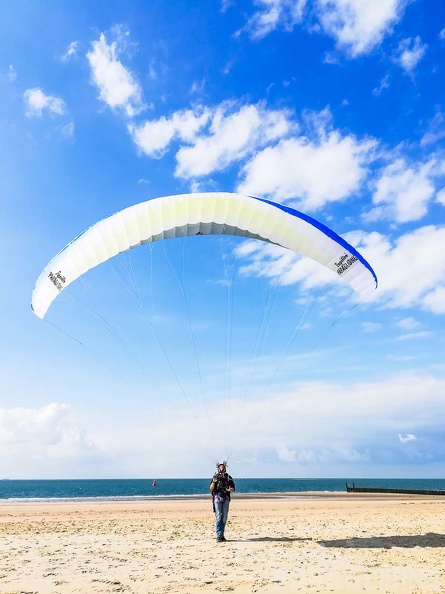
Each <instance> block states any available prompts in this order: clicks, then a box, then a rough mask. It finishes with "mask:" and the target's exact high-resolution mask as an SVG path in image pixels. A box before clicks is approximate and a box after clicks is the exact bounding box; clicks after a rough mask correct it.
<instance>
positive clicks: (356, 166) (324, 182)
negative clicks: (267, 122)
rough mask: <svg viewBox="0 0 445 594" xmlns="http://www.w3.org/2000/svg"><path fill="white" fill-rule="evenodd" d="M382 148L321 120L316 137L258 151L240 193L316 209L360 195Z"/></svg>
mask: <svg viewBox="0 0 445 594" xmlns="http://www.w3.org/2000/svg"><path fill="white" fill-rule="evenodd" d="M376 147H377V143H376V141H374V140H372V139H362V140H360V139H358V138H356V137H355V136H353V135H351V134H350V135H342V134H341V133H340V132H339V131H337V130H333V129H330V125H329V124H328V123H327V122H325V121H323V120H320V121H319V122H318V125H317V126H316V130H315V133H314V134H313V135H312V138H310V137H308V136H304V135H301V136H293V137H292V138H286V139H283V140H281V141H280V142H279V143H278V144H276V145H275V146H270V147H267V148H265V149H264V150H262V151H260V152H258V153H257V154H256V155H255V156H254V157H253V158H252V159H251V160H250V161H249V162H248V163H247V164H246V165H245V166H244V167H243V169H242V172H241V176H240V177H241V181H240V183H239V185H238V191H239V192H242V193H246V194H250V195H252V194H253V195H263V196H264V195H266V196H269V197H270V198H272V199H275V200H278V201H281V200H289V199H293V200H295V203H296V204H297V206H298V207H301V208H304V209H307V210H315V209H318V208H320V207H322V206H324V205H325V204H327V203H329V202H334V201H338V200H344V199H346V198H347V197H348V196H350V195H351V194H352V193H354V192H357V191H359V190H360V187H361V185H362V183H363V181H364V180H365V178H366V176H367V167H368V164H369V162H370V161H371V160H372V159H373V155H374V152H375V150H376Z"/></svg>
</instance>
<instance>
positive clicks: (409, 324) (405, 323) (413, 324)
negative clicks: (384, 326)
mask: <svg viewBox="0 0 445 594" xmlns="http://www.w3.org/2000/svg"><path fill="white" fill-rule="evenodd" d="M394 325H395V327H396V328H400V329H401V330H417V329H418V328H420V327H421V325H422V324H420V322H418V321H417V320H415V319H414V318H412V317H409V318H403V319H401V320H398V321H397V322H396V323H395V324H394Z"/></svg>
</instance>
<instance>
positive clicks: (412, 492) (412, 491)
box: [346, 483, 445, 495]
mask: <svg viewBox="0 0 445 594" xmlns="http://www.w3.org/2000/svg"><path fill="white" fill-rule="evenodd" d="M346 492H347V493H402V494H403V493H406V494H407V495H445V491H430V490H427V489H383V488H381V489H379V488H374V487H356V486H355V483H352V487H350V486H349V485H348V483H346Z"/></svg>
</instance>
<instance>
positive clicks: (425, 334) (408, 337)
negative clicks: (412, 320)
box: [396, 330, 432, 340]
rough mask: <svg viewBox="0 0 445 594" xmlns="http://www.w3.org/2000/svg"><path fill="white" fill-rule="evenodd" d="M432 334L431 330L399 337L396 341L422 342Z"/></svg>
mask: <svg viewBox="0 0 445 594" xmlns="http://www.w3.org/2000/svg"><path fill="white" fill-rule="evenodd" d="M431 334H432V333H431V332H430V331H429V330H423V331H421V332H409V333H408V334H403V335H402V336H399V337H398V338H397V339H396V340H420V339H422V338H427V337H428V336H431Z"/></svg>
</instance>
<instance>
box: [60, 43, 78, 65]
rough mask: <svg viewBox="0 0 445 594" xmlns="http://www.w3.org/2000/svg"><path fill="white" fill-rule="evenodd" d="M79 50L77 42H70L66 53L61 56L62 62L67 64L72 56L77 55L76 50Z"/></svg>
mask: <svg viewBox="0 0 445 594" xmlns="http://www.w3.org/2000/svg"><path fill="white" fill-rule="evenodd" d="M78 48H79V42H78V41H72V42H71V43H70V44H69V46H68V47H67V49H66V52H65V53H64V54H63V56H62V60H63V61H64V62H68V60H70V59H71V58H72V57H73V56H75V55H76V54H77V50H78Z"/></svg>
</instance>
